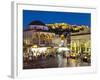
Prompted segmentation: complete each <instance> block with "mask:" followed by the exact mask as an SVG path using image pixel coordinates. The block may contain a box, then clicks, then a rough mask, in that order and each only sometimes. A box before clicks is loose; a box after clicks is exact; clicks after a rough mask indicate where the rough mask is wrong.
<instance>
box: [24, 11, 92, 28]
mask: <svg viewBox="0 0 100 80" xmlns="http://www.w3.org/2000/svg"><path fill="white" fill-rule="evenodd" d="M35 20H39V21H42V22H43V23H45V24H50V23H68V24H72V25H87V26H89V27H90V26H91V14H90V13H74V12H51V11H34V10H23V26H24V28H28V25H29V23H31V22H32V21H35Z"/></svg>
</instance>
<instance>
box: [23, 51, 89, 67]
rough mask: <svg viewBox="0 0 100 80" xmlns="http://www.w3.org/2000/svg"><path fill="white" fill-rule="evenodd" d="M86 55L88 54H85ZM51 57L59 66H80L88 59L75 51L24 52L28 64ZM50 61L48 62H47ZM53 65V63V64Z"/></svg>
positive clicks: (24, 58) (25, 61) (24, 59)
mask: <svg viewBox="0 0 100 80" xmlns="http://www.w3.org/2000/svg"><path fill="white" fill-rule="evenodd" d="M85 57H86V56H85ZM49 59H51V60H52V61H51V63H52V62H53V60H55V63H57V67H77V66H80V64H81V63H82V62H87V63H89V62H88V61H87V59H85V58H82V57H81V55H80V54H78V55H77V54H75V53H74V51H69V50H68V51H64V50H62V51H60V52H59V51H57V50H56V51H52V52H48V51H47V50H46V51H41V52H40V51H31V50H30V51H29V53H27V52H24V55H23V61H24V63H26V64H29V63H33V64H34V63H35V62H37V61H38V62H39V61H48V60H49ZM47 63H48V62H47ZM52 65H53V64H52Z"/></svg>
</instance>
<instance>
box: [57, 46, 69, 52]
mask: <svg viewBox="0 0 100 80" xmlns="http://www.w3.org/2000/svg"><path fill="white" fill-rule="evenodd" d="M69 50H70V49H69V48H67V47H61V48H58V52H62V51H69Z"/></svg>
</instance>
